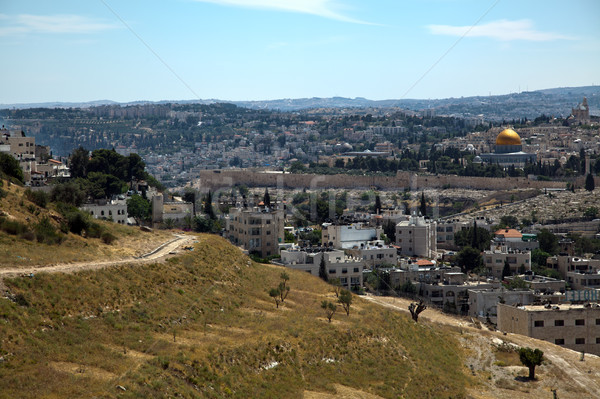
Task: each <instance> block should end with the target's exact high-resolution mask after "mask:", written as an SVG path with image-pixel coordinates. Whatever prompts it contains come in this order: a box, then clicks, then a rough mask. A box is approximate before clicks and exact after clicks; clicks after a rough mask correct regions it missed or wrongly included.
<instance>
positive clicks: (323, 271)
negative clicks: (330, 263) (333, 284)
mask: <svg viewBox="0 0 600 399" xmlns="http://www.w3.org/2000/svg"><path fill="white" fill-rule="evenodd" d="M319 277H320V278H321V280H323V281H325V282H327V281H329V276H328V275H327V269H326V267H325V253H322V254H321V263H319Z"/></svg>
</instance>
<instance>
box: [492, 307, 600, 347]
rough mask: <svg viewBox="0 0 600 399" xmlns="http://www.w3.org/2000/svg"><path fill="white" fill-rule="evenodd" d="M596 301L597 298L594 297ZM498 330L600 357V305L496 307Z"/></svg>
mask: <svg viewBox="0 0 600 399" xmlns="http://www.w3.org/2000/svg"><path fill="white" fill-rule="evenodd" d="M596 298H597V297H596ZM497 309H498V329H499V330H500V331H505V332H509V333H514V334H521V335H526V336H528V337H532V338H537V339H542V340H544V341H548V342H552V343H554V344H556V345H560V346H564V347H566V348H569V349H572V350H575V351H578V352H586V353H593V354H595V355H600V305H598V304H597V303H593V304H584V305H574V304H570V305H569V304H563V305H560V306H556V305H555V306H552V305H543V306H542V305H528V306H510V305H506V304H498V307H497Z"/></svg>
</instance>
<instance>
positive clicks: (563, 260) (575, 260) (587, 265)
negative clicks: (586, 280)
mask: <svg viewBox="0 0 600 399" xmlns="http://www.w3.org/2000/svg"><path fill="white" fill-rule="evenodd" d="M546 266H547V267H549V268H551V269H554V270H557V271H558V273H559V274H560V276H561V277H562V278H564V279H565V280H566V279H567V276H568V273H569V272H575V273H596V272H597V271H598V270H600V259H585V258H580V257H578V256H568V255H557V256H551V257H549V258H548V259H546Z"/></svg>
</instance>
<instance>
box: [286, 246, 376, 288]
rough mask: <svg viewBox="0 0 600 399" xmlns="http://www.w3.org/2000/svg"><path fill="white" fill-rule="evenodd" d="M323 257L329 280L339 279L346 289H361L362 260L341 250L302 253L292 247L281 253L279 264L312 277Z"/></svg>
mask: <svg viewBox="0 0 600 399" xmlns="http://www.w3.org/2000/svg"><path fill="white" fill-rule="evenodd" d="M323 257H325V268H326V270H327V276H328V278H329V279H330V280H332V279H335V278H337V279H339V280H340V284H341V285H342V286H343V287H346V288H348V289H351V288H355V287H356V288H358V287H362V285H363V270H364V269H365V263H364V262H363V260H362V259H359V258H355V257H353V256H348V255H346V254H344V251H341V250H327V251H315V252H312V251H304V250H300V249H299V248H298V247H292V248H290V249H287V250H282V251H281V263H282V264H283V265H284V266H286V267H289V268H292V269H296V270H304V271H305V272H308V273H310V274H312V275H313V276H318V275H319V267H320V265H321V259H322V258H323Z"/></svg>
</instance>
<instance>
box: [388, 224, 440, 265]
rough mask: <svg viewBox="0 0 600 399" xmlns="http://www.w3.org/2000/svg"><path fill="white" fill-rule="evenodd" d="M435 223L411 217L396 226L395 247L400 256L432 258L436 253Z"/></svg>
mask: <svg viewBox="0 0 600 399" xmlns="http://www.w3.org/2000/svg"><path fill="white" fill-rule="evenodd" d="M436 233H437V232H436V223H435V222H431V221H429V220H425V218H424V217H423V216H416V215H412V216H411V217H410V219H409V220H407V221H402V222H400V223H398V224H397V225H396V245H397V246H399V247H400V254H401V255H405V256H422V257H425V258H433V257H434V255H435V252H436V251H437V234H436Z"/></svg>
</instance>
